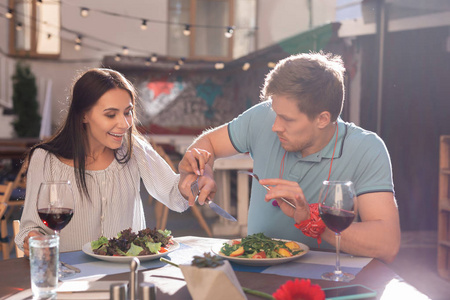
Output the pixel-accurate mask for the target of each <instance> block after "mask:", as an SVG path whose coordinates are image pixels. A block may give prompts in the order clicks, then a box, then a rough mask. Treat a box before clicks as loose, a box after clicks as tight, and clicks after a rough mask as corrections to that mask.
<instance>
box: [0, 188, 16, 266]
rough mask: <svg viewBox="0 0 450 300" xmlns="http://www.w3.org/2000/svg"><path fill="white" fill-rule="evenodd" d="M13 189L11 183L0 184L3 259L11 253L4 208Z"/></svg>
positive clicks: (0, 235)
mask: <svg viewBox="0 0 450 300" xmlns="http://www.w3.org/2000/svg"><path fill="white" fill-rule="evenodd" d="M12 190H13V183H12V182H8V183H7V184H0V217H1V222H0V241H1V245H2V247H1V251H2V252H3V259H8V258H9V255H10V253H11V246H10V245H11V244H10V241H9V238H8V226H7V222H6V216H5V215H6V213H7V212H6V208H7V207H8V200H9V197H10V196H11V193H12Z"/></svg>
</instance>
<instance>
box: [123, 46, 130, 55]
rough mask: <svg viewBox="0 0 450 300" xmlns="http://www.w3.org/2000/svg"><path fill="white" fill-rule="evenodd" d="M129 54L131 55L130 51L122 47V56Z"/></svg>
mask: <svg viewBox="0 0 450 300" xmlns="http://www.w3.org/2000/svg"><path fill="white" fill-rule="evenodd" d="M128 53H130V51H129V50H128V47H122V54H123V55H128Z"/></svg>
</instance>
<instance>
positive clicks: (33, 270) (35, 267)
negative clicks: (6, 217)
mask: <svg viewBox="0 0 450 300" xmlns="http://www.w3.org/2000/svg"><path fill="white" fill-rule="evenodd" d="M29 245H30V277H31V291H32V292H33V299H56V288H57V287H58V269H59V236H57V235H45V236H33V237H31V238H30V239H29Z"/></svg>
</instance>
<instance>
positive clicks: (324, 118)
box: [316, 111, 331, 129]
mask: <svg viewBox="0 0 450 300" xmlns="http://www.w3.org/2000/svg"><path fill="white" fill-rule="evenodd" d="M316 121H317V126H318V127H319V128H320V129H323V128H325V127H326V126H328V124H330V121H331V114H330V112H328V111H323V112H321V113H320V114H319V115H318V116H317V118H316Z"/></svg>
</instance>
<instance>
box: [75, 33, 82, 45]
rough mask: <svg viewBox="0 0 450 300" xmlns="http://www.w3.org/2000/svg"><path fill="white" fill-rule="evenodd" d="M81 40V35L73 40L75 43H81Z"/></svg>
mask: <svg viewBox="0 0 450 300" xmlns="http://www.w3.org/2000/svg"><path fill="white" fill-rule="evenodd" d="M81 39H82V36H81V34H79V35H77V37H76V38H75V43H81Z"/></svg>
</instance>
